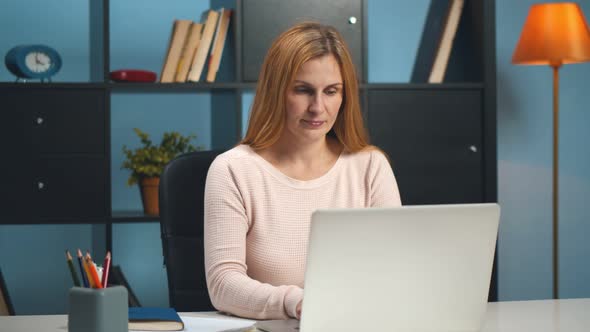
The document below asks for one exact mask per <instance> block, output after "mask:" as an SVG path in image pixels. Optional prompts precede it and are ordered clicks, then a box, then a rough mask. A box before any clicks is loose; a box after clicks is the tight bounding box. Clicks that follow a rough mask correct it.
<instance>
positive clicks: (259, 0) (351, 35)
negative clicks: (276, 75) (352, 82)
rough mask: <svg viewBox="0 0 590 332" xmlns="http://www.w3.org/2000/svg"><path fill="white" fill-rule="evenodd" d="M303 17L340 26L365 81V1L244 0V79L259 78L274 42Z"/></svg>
mask: <svg viewBox="0 0 590 332" xmlns="http://www.w3.org/2000/svg"><path fill="white" fill-rule="evenodd" d="M304 20H314V21H318V22H320V23H322V24H326V25H332V26H334V27H335V28H336V29H338V31H339V32H340V33H341V34H342V36H343V37H344V39H345V41H346V43H347V45H348V47H349V49H350V52H351V55H352V60H353V61H354V64H355V66H356V70H357V73H358V77H359V80H362V79H363V77H364V76H363V46H362V45H363V43H362V40H363V1H362V0H323V1H317V0H297V1H280V0H246V1H242V29H241V31H242V52H243V53H242V60H243V62H242V70H243V80H244V81H256V80H257V79H258V73H259V72H260V67H261V65H262V62H263V61H264V56H265V55H266V52H267V50H268V48H269V47H270V45H271V43H272V41H273V40H274V39H275V38H276V37H277V36H278V35H279V34H280V33H281V32H283V31H284V30H286V29H287V28H288V27H290V26H291V25H293V24H295V23H297V22H301V21H304ZM353 22H354V23H353Z"/></svg>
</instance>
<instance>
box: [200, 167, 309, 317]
mask: <svg viewBox="0 0 590 332" xmlns="http://www.w3.org/2000/svg"><path fill="white" fill-rule="evenodd" d="M249 225H250V221H249V220H248V217H247V215H246V209H245V206H244V200H243V199H242V195H241V192H240V188H239V185H238V181H237V180H236V177H235V174H233V173H232V171H231V168H230V165H229V161H228V160H224V159H221V160H220V159H219V158H217V159H216V160H215V161H214V162H213V164H212V165H211V167H210V168H209V172H208V174H207V181H206V185H205V225H204V227H205V229H204V238H205V239H204V240H205V273H206V278H207V287H208V290H209V296H210V298H211V302H212V303H213V306H214V307H215V308H216V309H217V310H220V311H223V312H227V313H230V314H233V315H237V316H240V317H246V318H253V319H286V318H289V317H296V307H297V304H298V303H299V302H300V301H301V300H302V299H303V289H301V288H300V287H298V286H294V285H285V286H273V285H270V284H267V283H261V282H259V281H257V280H254V279H252V278H250V277H249V276H248V274H247V266H246V235H247V233H248V229H249Z"/></svg>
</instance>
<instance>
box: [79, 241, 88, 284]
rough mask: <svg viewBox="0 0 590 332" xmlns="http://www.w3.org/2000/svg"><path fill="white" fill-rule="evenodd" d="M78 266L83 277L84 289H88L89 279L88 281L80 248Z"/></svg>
mask: <svg viewBox="0 0 590 332" xmlns="http://www.w3.org/2000/svg"><path fill="white" fill-rule="evenodd" d="M78 265H80V274H81V275H82V283H83V284H84V287H87V288H88V286H89V285H88V279H86V271H84V265H83V264H82V251H81V250H80V249H79V248H78Z"/></svg>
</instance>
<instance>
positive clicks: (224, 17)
mask: <svg viewBox="0 0 590 332" xmlns="http://www.w3.org/2000/svg"><path fill="white" fill-rule="evenodd" d="M231 14H232V10H231V9H224V8H221V9H220V12H219V20H218V24H217V30H216V32H215V38H214V40H213V46H212V47H211V54H210V55H209V67H208V68H207V78H206V81H207V82H215V77H216V76H217V71H219V64H220V63H221V55H222V54H223V48H224V46H225V39H226V38H227V31H228V29H229V21H230V19H231Z"/></svg>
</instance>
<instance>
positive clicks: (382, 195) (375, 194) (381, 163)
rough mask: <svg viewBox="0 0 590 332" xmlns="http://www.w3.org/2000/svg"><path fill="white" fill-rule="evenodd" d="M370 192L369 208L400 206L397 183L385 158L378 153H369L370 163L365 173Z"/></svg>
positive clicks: (377, 151) (375, 151)
mask: <svg viewBox="0 0 590 332" xmlns="http://www.w3.org/2000/svg"><path fill="white" fill-rule="evenodd" d="M367 175H368V179H367V180H368V182H369V188H371V189H370V192H371V207H396V206H401V205H402V202H401V198H400V194H399V189H398V187H397V181H396V180H395V176H394V174H393V170H392V169H391V165H390V164H389V161H388V160H387V157H385V155H384V154H383V153H382V152H381V151H379V150H374V151H371V162H370V166H369V171H368V172H367Z"/></svg>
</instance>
